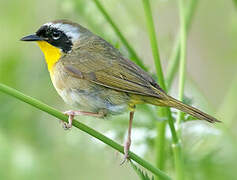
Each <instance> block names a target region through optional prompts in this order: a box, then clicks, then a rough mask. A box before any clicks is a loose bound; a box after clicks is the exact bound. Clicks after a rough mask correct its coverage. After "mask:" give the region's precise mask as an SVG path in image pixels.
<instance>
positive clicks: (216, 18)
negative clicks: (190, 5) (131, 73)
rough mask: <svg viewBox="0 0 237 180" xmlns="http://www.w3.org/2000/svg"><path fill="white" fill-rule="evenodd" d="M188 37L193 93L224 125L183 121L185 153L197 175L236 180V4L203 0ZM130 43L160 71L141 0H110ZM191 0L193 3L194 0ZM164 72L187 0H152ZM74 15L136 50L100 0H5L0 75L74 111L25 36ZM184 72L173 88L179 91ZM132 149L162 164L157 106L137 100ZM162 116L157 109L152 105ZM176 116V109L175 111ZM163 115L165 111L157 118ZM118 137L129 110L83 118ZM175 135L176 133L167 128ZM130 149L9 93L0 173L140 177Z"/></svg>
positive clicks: (1, 123) (0, 15)
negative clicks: (127, 158) (126, 152)
mask: <svg viewBox="0 0 237 180" xmlns="http://www.w3.org/2000/svg"><path fill="white" fill-rule="evenodd" d="M197 1H198V6H197V9H196V12H195V15H194V17H193V20H192V25H191V28H190V33H189V36H188V49H187V51H188V52H187V61H188V64H187V77H188V78H187V81H186V87H185V96H186V97H187V98H188V99H189V100H191V101H190V102H192V104H193V105H194V106H196V107H199V108H201V109H203V110H205V111H207V112H209V113H211V114H213V115H215V116H216V117H218V118H219V119H221V120H222V121H223V122H224V123H222V124H221V125H214V126H213V125H210V124H207V123H205V122H202V121H189V122H186V123H184V124H183V131H182V132H183V133H182V139H183V147H184V148H183V151H184V158H185V168H186V173H187V177H188V179H194V180H202V179H208V180H209V179H215V180H224V179H225V180H234V179H237V172H236V167H237V133H236V132H237V131H236V128H237V121H236V118H237V108H236V107H237V93H236V92H237V76H236V75H237V73H236V68H237V61H236V59H237V44H236V39H237V6H235V4H234V1H231V0H225V1H223V0H215V1H206V0H197ZM101 2H102V4H103V5H104V7H105V8H106V10H107V11H108V12H109V14H110V15H111V17H112V18H113V19H114V21H115V23H116V24H117V25H118V26H119V27H120V29H121V31H122V32H123V34H124V35H125V36H126V38H127V39H128V41H129V42H130V43H131V44H132V46H133V47H134V48H135V50H136V52H137V53H138V55H139V56H140V57H141V58H142V59H143V60H144V63H145V64H146V65H147V66H148V67H149V70H150V72H151V73H155V69H154V65H153V59H152V54H151V50H150V45H149V44H150V43H149V39H148V36H147V31H146V26H145V18H144V10H143V7H142V2H141V0H129V1H127V0H102V1H101ZM187 2H188V1H187ZM151 5H152V11H153V17H154V22H155V26H156V29H157V36H158V42H159V50H160V54H161V59H162V64H163V67H164V72H165V73H166V72H167V71H166V69H167V64H168V62H169V59H170V54H171V51H172V47H173V46H174V42H175V39H176V35H177V33H178V32H179V17H178V5H177V2H176V1H172V0H151ZM62 18H63V19H70V20H73V21H75V22H78V23H80V24H82V25H84V26H85V27H87V28H89V29H90V30H91V31H93V32H94V33H96V34H98V35H100V36H102V37H103V38H105V39H106V40H107V41H109V42H110V43H112V44H113V45H115V46H116V47H118V48H119V49H120V50H121V51H122V52H123V53H124V54H126V55H128V54H127V52H126V49H125V48H124V46H123V44H122V43H121V42H120V40H119V38H118V37H117V36H116V34H115V33H114V31H113V29H112V28H111V27H110V25H109V24H108V22H107V21H106V20H105V19H104V17H103V15H102V14H101V12H100V11H98V9H97V8H96V6H95V4H94V2H93V0H51V1H47V0H41V1H32V0H21V1H20V0H0V82H1V83H5V84H7V85H9V86H11V87H14V88H16V89H18V90H20V91H22V92H24V93H25V94H28V95H30V96H32V97H35V98H37V99H39V100H41V101H43V102H45V103H47V104H49V105H51V106H54V107H56V108H58V109H59V110H60V111H65V110H68V109H70V108H71V107H68V106H67V105H65V104H64V102H63V101H62V100H61V98H60V97H59V96H58V95H57V93H56V91H55V90H54V87H53V86H52V84H51V81H50V78H49V74H48V71H47V67H46V64H45V62H44V58H43V54H42V53H41V52H40V50H39V48H38V47H37V46H36V44H35V43H24V42H20V41H19V39H20V38H21V37H22V36H24V35H28V34H30V33H32V32H35V31H36V30H37V28H38V27H39V26H40V25H42V24H43V23H46V22H48V21H51V20H55V19H62ZM177 87H178V82H177V78H176V80H175V82H174V84H173V86H172V90H171V92H170V93H171V94H172V95H173V96H174V97H177V89H178V88H177ZM138 109H139V110H138V112H137V113H136V115H135V123H134V125H135V128H134V130H133V140H134V141H133V145H132V150H133V151H134V152H136V153H138V154H139V155H141V156H143V157H144V158H145V159H147V160H148V161H150V162H152V163H154V162H155V152H154V138H155V136H156V130H155V128H156V126H155V123H156V122H154V121H152V120H150V116H151V113H150V111H149V113H148V112H147V111H146V110H144V109H143V108H142V107H140V108H139V107H138ZM151 110H152V112H153V115H154V114H155V108H152V107H151ZM174 115H175V113H174ZM157 120H159V118H158V117H157ZM80 121H82V122H84V123H86V124H88V125H89V126H92V127H94V128H95V129H97V130H98V131H100V132H103V133H104V134H106V135H107V136H109V137H111V138H113V139H114V140H116V141H117V142H119V143H122V142H123V140H124V135H125V133H126V130H127V123H128V114H124V115H122V116H118V117H113V118H112V119H111V120H110V119H109V120H100V119H91V118H87V117H80ZM167 139H168V140H167V141H170V134H169V131H167ZM166 156H167V159H168V160H167V162H166V172H168V174H170V175H171V176H173V173H174V166H173V155H172V152H171V149H170V148H169V147H167V155H166ZM120 162H121V156H120V155H118V154H117V153H116V152H115V151H114V150H112V149H111V148H109V147H107V146H105V145H103V144H102V143H100V142H99V141H97V140H95V139H94V138H92V137H90V136H89V135H87V134H85V133H83V132H81V131H79V130H78V129H75V128H72V130H71V131H64V130H63V129H62V127H61V125H60V124H59V122H58V120H57V119H55V118H53V117H51V116H50V115H48V114H45V113H43V112H41V111H39V110H37V109H35V108H33V107H31V106H29V105H26V104H24V103H22V102H19V101H18V100H16V99H13V98H12V97H9V96H6V95H5V94H2V93H0V179H2V180H4V179H6V180H14V179H18V180H19V179H24V180H27V179H29V180H30V179H35V180H38V179H45V180H46V179H47V180H49V179H58V180H63V179H81V180H91V179H96V180H110V179H114V180H121V179H123V180H131V179H138V176H137V174H136V173H135V172H134V171H133V169H132V168H131V167H130V165H129V164H125V165H123V166H120Z"/></svg>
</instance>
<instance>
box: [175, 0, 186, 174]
mask: <svg viewBox="0 0 237 180" xmlns="http://www.w3.org/2000/svg"><path fill="white" fill-rule="evenodd" d="M184 4H185V2H184V0H179V17H180V18H179V19H180V61H179V100H180V101H183V100H184V86H185V76H186V61H187V60H186V48H187V47H186V46H187V44H186V43H187V37H186V36H187V35H186V34H187V33H186V27H185V12H184V9H185V8H184ZM183 117H184V113H183V112H182V111H179V112H178V118H177V128H178V131H179V130H180V123H181V121H182V119H183ZM182 178H183V177H182Z"/></svg>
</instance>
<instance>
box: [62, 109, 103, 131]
mask: <svg viewBox="0 0 237 180" xmlns="http://www.w3.org/2000/svg"><path fill="white" fill-rule="evenodd" d="M64 114H65V115H68V123H67V122H64V121H62V123H63V128H64V129H65V130H68V129H70V128H71V127H72V121H73V119H74V117H75V116H81V115H84V116H91V117H97V118H102V117H104V116H105V115H106V112H104V111H99V112H97V113H94V112H86V111H73V110H70V111H66V112H64Z"/></svg>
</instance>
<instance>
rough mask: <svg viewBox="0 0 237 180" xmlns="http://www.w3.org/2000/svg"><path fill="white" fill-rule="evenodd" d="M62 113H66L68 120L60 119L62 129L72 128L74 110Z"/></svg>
mask: <svg viewBox="0 0 237 180" xmlns="http://www.w3.org/2000/svg"><path fill="white" fill-rule="evenodd" d="M63 114H65V115H68V122H64V121H62V123H63V129H65V130H69V129H71V128H72V121H73V119H74V116H75V112H74V111H65V112H64V113H63Z"/></svg>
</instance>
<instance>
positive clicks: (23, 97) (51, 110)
mask: <svg viewBox="0 0 237 180" xmlns="http://www.w3.org/2000/svg"><path fill="white" fill-rule="evenodd" d="M0 91H1V92H3V93H6V94H8V95H10V96H13V97H15V98H17V99H19V100H21V101H23V102H25V103H28V104H30V105H31V106H34V107H36V108H37V109H40V110H41V111H44V112H46V113H48V114H50V115H52V116H54V117H56V118H58V119H60V120H63V121H65V122H67V121H68V117H67V116H66V115H64V114H62V113H61V112H59V111H58V110H56V109H54V108H52V107H50V106H49V105H47V104H44V103H42V102H40V101H39V100H37V99H34V98H32V97H30V96H27V95H25V94H23V93H21V92H19V91H17V90H15V89H13V88H11V87H9V86H6V85H4V84H1V83H0ZM73 126H75V127H77V128H78V129H80V130H82V131H84V132H86V133H87V134H90V135H91V136H93V137H95V138H97V139H99V140H100V141H101V142H103V143H105V144H107V145H109V146H110V147H112V148H113V149H116V150H117V151H119V152H120V153H122V154H123V153H124V151H123V146H121V145H119V144H118V143H116V142H115V141H113V140H112V139H109V138H108V137H106V136H104V135H103V134H101V133H99V132H97V131H96V130H94V129H92V128H90V127H88V126H86V125H85V124H83V123H80V122H78V121H73ZM129 157H130V158H131V159H132V160H134V161H135V162H137V163H138V164H140V165H141V166H143V167H144V168H146V169H147V170H149V171H151V172H152V173H154V174H155V175H157V176H159V177H160V178H162V179H165V180H170V179H171V178H170V177H169V176H168V175H166V174H165V173H164V172H162V171H161V170H159V169H158V168H155V167H154V166H152V165H151V164H150V163H148V162H147V161H145V160H144V159H142V158H141V157H139V156H138V155H136V154H135V153H133V152H129Z"/></svg>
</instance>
